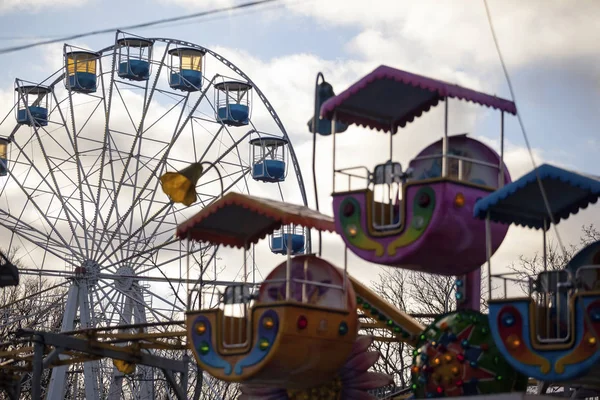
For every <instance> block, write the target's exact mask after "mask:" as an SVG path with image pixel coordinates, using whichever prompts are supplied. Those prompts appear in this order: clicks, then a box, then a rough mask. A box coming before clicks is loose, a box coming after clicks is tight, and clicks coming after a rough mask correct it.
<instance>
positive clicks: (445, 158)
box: [442, 97, 448, 178]
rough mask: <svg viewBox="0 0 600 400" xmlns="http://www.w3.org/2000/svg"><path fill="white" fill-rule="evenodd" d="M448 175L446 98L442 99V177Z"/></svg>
mask: <svg viewBox="0 0 600 400" xmlns="http://www.w3.org/2000/svg"><path fill="white" fill-rule="evenodd" d="M447 175H448V98H447V97H446V98H445V99H444V138H443V139H442V178H445V177H446V176H447Z"/></svg>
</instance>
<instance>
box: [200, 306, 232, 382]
mask: <svg viewBox="0 0 600 400" xmlns="http://www.w3.org/2000/svg"><path fill="white" fill-rule="evenodd" d="M200 323H203V324H204V326H205V327H206V329H205V331H204V333H203V334H199V333H198V332H197V331H196V329H195V327H196V326H197V325H198V324H200ZM190 329H192V343H193V345H194V346H193V347H192V350H193V351H194V352H195V353H196V355H197V356H198V359H199V360H200V361H201V362H203V363H204V364H206V365H208V366H209V367H211V368H218V369H223V372H224V373H225V375H231V371H232V367H231V364H230V363H229V362H227V361H226V360H224V359H223V358H222V357H220V356H219V354H218V353H217V352H216V351H215V349H214V348H213V345H212V326H211V325H210V321H209V320H208V318H206V317H205V316H202V315H200V316H199V317H198V318H196V320H195V321H194V324H193V325H192V327H191V328H190ZM203 345H206V346H208V351H207V352H206V353H205V354H202V353H203V352H202V351H201V350H200V347H201V346H203Z"/></svg>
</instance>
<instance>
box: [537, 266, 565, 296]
mask: <svg viewBox="0 0 600 400" xmlns="http://www.w3.org/2000/svg"><path fill="white" fill-rule="evenodd" d="M571 283H572V282H571V276H570V275H569V273H568V271H566V270H559V271H544V272H540V273H539V275H538V279H537V280H536V287H537V291H538V292H540V293H543V292H563V291H566V290H568V289H569V287H570V285H571Z"/></svg>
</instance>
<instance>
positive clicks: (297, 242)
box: [271, 226, 306, 255]
mask: <svg viewBox="0 0 600 400" xmlns="http://www.w3.org/2000/svg"><path fill="white" fill-rule="evenodd" d="M305 243H306V239H305V236H304V229H303V228H302V227H293V226H284V227H282V228H281V229H280V230H278V231H276V232H274V233H273V236H271V251H272V252H273V253H275V254H287V253H288V246H289V245H290V244H291V246H290V247H289V248H290V253H291V254H292V255H295V254H301V253H303V252H304V247H305Z"/></svg>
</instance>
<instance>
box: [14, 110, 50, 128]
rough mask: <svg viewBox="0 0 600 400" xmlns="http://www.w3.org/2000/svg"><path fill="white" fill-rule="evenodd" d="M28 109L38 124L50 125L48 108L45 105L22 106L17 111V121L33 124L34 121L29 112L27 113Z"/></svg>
mask: <svg viewBox="0 0 600 400" xmlns="http://www.w3.org/2000/svg"><path fill="white" fill-rule="evenodd" d="M27 109H29V112H30V113H31V117H32V118H33V121H34V123H35V124H36V125H39V126H46V125H48V109H47V108H45V107H38V106H29V107H27V108H22V109H20V110H19V111H17V122H18V123H20V124H26V125H30V126H31V125H33V124H32V121H31V120H30V119H29V114H28V113H27Z"/></svg>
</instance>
